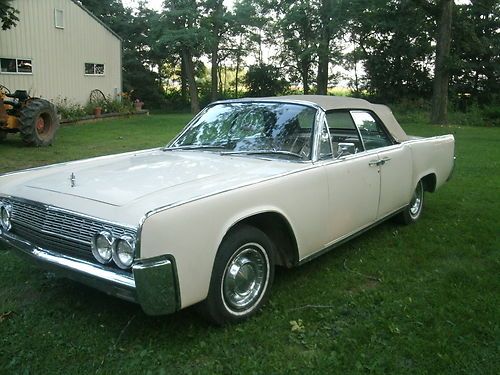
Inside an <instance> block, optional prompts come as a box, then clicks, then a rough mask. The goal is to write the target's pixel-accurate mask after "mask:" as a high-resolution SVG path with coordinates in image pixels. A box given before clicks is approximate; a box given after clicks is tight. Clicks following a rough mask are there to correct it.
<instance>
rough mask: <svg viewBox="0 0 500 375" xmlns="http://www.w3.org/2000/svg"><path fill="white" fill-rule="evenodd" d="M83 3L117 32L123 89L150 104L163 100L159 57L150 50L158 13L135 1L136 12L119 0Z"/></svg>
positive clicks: (161, 103) (157, 104)
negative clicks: (120, 49) (121, 43)
mask: <svg viewBox="0 0 500 375" xmlns="http://www.w3.org/2000/svg"><path fill="white" fill-rule="evenodd" d="M81 3H82V5H83V6H85V7H86V8H87V9H89V10H90V11H91V12H92V13H93V14H94V15H96V17H98V18H99V19H100V20H101V21H102V22H104V23H105V24H106V25H108V26H109V27H110V28H111V29H112V30H113V31H114V32H115V33H117V34H118V35H119V36H120V37H121V39H122V41H123V46H122V47H123V52H122V53H123V55H122V68H123V89H124V91H131V92H133V97H135V98H140V99H141V100H142V101H144V102H146V103H147V105H150V106H161V105H163V103H164V102H165V100H164V96H163V88H162V85H161V77H160V75H159V72H160V68H159V66H160V65H161V62H160V61H161V57H158V55H155V54H154V53H153V52H154V51H156V50H154V49H153V43H154V42H155V33H154V28H153V26H154V25H156V24H157V23H158V22H157V20H158V18H159V15H158V14H157V13H156V12H155V11H153V10H151V9H148V8H147V7H146V6H145V3H144V2H140V3H139V7H138V9H137V11H136V12H135V13H134V12H132V10H131V9H129V8H125V7H124V6H123V4H122V2H121V0H105V1H102V0H81Z"/></svg>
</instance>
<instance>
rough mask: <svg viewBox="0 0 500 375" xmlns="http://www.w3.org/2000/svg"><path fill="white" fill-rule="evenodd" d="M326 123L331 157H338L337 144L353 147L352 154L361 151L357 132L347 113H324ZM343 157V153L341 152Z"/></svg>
mask: <svg viewBox="0 0 500 375" xmlns="http://www.w3.org/2000/svg"><path fill="white" fill-rule="evenodd" d="M326 121H327V122H328V128H329V129H330V137H331V140H332V147H333V156H334V157H339V156H340V155H339V143H344V144H345V143H349V144H353V145H354V153H357V152H361V151H363V144H362V142H361V139H360V138H359V132H358V130H357V129H356V125H355V124H354V121H353V119H352V117H351V114H350V113H349V112H348V111H331V112H327V113H326ZM343 154H344V155H345V151H344V152H343Z"/></svg>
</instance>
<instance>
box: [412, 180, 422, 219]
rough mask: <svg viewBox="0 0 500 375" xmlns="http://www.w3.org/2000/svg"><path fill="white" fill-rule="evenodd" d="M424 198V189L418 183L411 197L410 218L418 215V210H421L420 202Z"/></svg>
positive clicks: (420, 183)
mask: <svg viewBox="0 0 500 375" xmlns="http://www.w3.org/2000/svg"><path fill="white" fill-rule="evenodd" d="M423 198H424V188H423V186H422V182H421V181H420V182H419V183H418V185H417V188H416V189H415V191H414V192H413V197H412V199H411V202H410V215H411V217H412V218H415V217H417V216H418V214H419V213H420V209H421V208H422V201H423Z"/></svg>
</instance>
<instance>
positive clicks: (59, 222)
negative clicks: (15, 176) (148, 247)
mask: <svg viewBox="0 0 500 375" xmlns="http://www.w3.org/2000/svg"><path fill="white" fill-rule="evenodd" d="M2 200H4V201H8V202H9V203H11V205H12V232H13V233H15V234H17V235H19V236H20V237H21V238H24V239H26V240H28V241H30V242H31V243H32V244H34V245H35V246H39V247H42V248H46V249H49V250H54V251H58V252H61V253H63V254H67V255H72V256H79V257H83V258H86V259H90V260H94V258H93V256H92V250H91V247H90V241H91V239H92V236H93V235H94V234H95V233H97V232H100V231H102V230H104V229H106V230H108V231H110V232H111V233H112V234H113V236H114V237H120V236H122V235H124V234H128V235H131V236H135V230H133V229H130V228H125V227H120V226H117V225H114V224H109V223H106V222H104V221H99V220H96V219H93V218H88V217H83V216H79V215H77V214H72V213H70V212H67V211H62V210H60V209H57V208H54V207H50V206H45V205H43V204H40V203H35V202H28V201H20V200H17V199H8V200H5V199H2Z"/></svg>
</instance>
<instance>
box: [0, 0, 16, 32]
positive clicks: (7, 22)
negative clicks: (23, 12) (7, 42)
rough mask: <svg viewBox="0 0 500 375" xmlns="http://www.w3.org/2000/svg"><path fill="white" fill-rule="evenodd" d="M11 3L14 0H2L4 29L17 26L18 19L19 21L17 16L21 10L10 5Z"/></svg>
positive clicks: (1, 11)
mask: <svg viewBox="0 0 500 375" xmlns="http://www.w3.org/2000/svg"><path fill="white" fill-rule="evenodd" d="M11 3H12V0H0V23H1V24H2V30H8V29H10V28H12V27H15V26H16V24H17V21H19V18H18V17H17V15H18V14H19V11H18V10H17V9H15V8H14V7H13V6H12V5H10V4H11Z"/></svg>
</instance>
